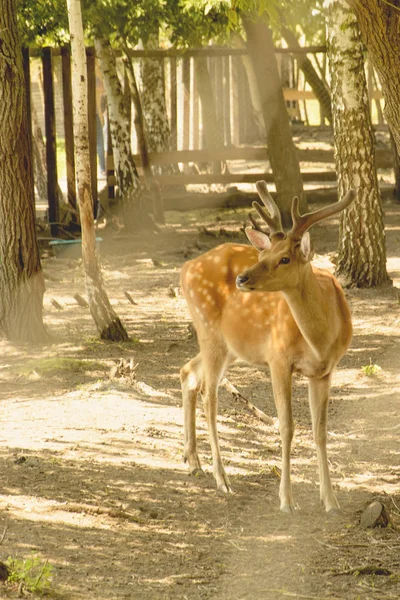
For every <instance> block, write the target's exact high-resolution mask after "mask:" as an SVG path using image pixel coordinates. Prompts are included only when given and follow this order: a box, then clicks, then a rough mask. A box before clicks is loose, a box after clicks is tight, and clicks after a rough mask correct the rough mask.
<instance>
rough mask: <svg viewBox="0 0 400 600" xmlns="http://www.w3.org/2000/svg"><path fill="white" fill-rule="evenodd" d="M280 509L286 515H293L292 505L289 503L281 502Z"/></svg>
mask: <svg viewBox="0 0 400 600" xmlns="http://www.w3.org/2000/svg"><path fill="white" fill-rule="evenodd" d="M280 511H281V512H283V513H286V514H287V515H294V507H293V506H290V504H283V505H282V506H281V507H280Z"/></svg>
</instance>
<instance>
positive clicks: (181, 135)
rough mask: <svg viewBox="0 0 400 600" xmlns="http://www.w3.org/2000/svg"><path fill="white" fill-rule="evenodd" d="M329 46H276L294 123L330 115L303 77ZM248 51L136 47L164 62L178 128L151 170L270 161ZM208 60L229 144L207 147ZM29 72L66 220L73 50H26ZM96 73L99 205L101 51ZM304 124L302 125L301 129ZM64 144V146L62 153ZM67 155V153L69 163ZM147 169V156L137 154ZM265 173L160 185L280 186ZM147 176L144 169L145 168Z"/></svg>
mask: <svg viewBox="0 0 400 600" xmlns="http://www.w3.org/2000/svg"><path fill="white" fill-rule="evenodd" d="M325 51H326V49H325V47H324V46H312V47H305V48H295V49H291V48H276V53H277V57H278V65H279V68H280V73H281V79H282V83H283V91H284V97H285V99H286V101H287V106H288V111H289V114H290V115H291V117H292V119H293V122H294V123H299V124H301V126H302V127H308V126H310V127H311V126H314V125H315V126H321V124H323V121H322V117H321V114H322V111H321V110H320V107H319V103H318V100H317V99H316V98H315V96H314V94H313V92H312V90H311V89H310V88H309V87H308V86H307V84H306V83H305V81H304V80H303V79H302V76H301V74H300V71H299V69H298V66H297V62H296V58H295V54H297V55H298V54H300V53H306V54H307V55H308V56H309V57H310V59H311V60H313V61H314V63H315V65H316V68H319V69H320V68H321V66H320V65H321V64H322V63H323V61H322V60H321V58H322V57H323V56H324V53H325ZM246 54H247V52H246V49H245V48H240V49H238V48H216V47H208V48H201V49H191V50H187V51H185V52H179V51H176V50H172V49H170V50H154V51H144V50H132V51H131V57H132V59H133V61H134V64H136V65H138V64H139V63H140V61H145V60H147V59H154V58H158V59H159V60H161V61H163V65H164V73H165V82H166V99H167V109H168V116H169V122H170V128H171V141H172V143H171V147H172V150H171V152H167V153H165V152H162V153H150V162H151V165H165V164H181V165H183V166H184V165H187V164H188V163H210V162H213V161H246V160H254V161H258V160H259V161H265V163H266V161H267V160H268V154H267V149H266V147H265V146H264V145H263V144H264V141H263V140H264V139H265V135H264V132H263V131H262V130H260V125H259V122H256V119H255V116H254V109H253V105H252V100H251V97H250V92H249V85H248V79H247V74H246V69H245V67H244V65H243V60H242V59H243V57H244V56H246ZM199 58H202V59H206V61H207V67H208V71H209V75H210V78H211V82H212V88H213V94H214V102H215V108H216V112H217V120H218V123H219V127H220V129H221V131H222V134H223V135H222V140H223V146H221V145H219V146H218V147H209V148H207V149H206V148H205V143H204V139H203V138H204V110H206V109H205V108H203V107H202V105H201V102H200V95H199V90H198V82H197V81H196V73H195V61H196V60H198V59H199ZM24 61H25V73H26V77H27V79H29V89H30V94H31V98H32V107H33V110H34V111H35V113H36V115H37V120H38V123H39V125H41V126H42V127H43V129H44V138H45V141H44V143H45V148H46V166H47V197H48V216H49V220H50V222H52V223H57V222H58V221H59V219H60V217H59V203H58V184H59V180H61V179H62V180H63V181H65V187H66V193H67V196H68V201H69V203H70V204H71V205H72V206H76V191H75V189H76V185H75V166H74V141H73V120H72V119H73V117H72V90H71V64H70V51H69V48H68V47H63V48H42V49H30V50H29V52H27V51H25V52H24ZM87 73H88V114H89V148H90V162H91V174H92V188H93V195H94V201H95V202H96V201H97V193H98V192H97V190H98V178H97V174H98V169H97V148H96V146H97V135H96V134H97V133H98V132H97V129H96V106H97V105H98V102H97V100H98V94H99V89H98V79H99V69H98V68H97V66H96V57H95V53H94V49H93V48H88V49H87ZM367 74H368V77H367V81H368V88H369V95H370V99H371V104H372V103H373V109H372V117H373V122H374V124H375V126H376V127H378V128H382V127H385V124H384V121H383V116H382V108H381V93H380V90H379V88H378V87H377V84H376V80H375V77H374V73H373V70H372V68H371V67H370V66H368V67H367ZM295 127H296V126H295V125H294V128H295ZM60 140H61V142H62V143H63V144H64V148H63V151H62V152H61V153H60V145H61V144H60ZM132 144H133V151H134V152H136V153H137V152H138V149H137V146H136V141H135V134H134V133H133V135H132ZM60 154H62V155H63V156H64V160H62V159H61V157H60ZM135 158H136V161H137V164H138V166H139V167H140V157H139V156H138V155H136V156H135ZM299 158H300V161H301V162H304V161H307V162H314V161H317V162H319V163H325V164H327V163H333V152H332V151H326V152H322V151H316V152H315V151H311V150H309V151H303V150H300V151H299ZM392 164H393V159H392V157H391V155H390V152H387V151H379V153H378V166H382V167H383V166H384V167H385V168H390V167H391V166H392ZM260 167H261V169H262V170H261V171H260V172H257V173H248V172H243V171H240V170H239V169H234V170H233V171H232V172H230V173H208V172H207V173H193V172H191V173H189V172H188V169H187V168H182V169H181V170H182V173H180V174H171V175H168V174H163V175H160V176H159V177H158V179H159V182H160V184H162V185H164V186H166V185H176V184H182V185H187V184H196V183H202V184H204V183H207V184H210V183H224V184H228V183H240V182H253V181H256V180H257V178H260V176H262V177H263V178H264V179H266V180H267V181H272V175H271V173H270V172H269V171H268V165H267V164H265V165H264V164H260ZM139 171H140V169H139ZM303 178H304V180H308V181H313V180H318V181H332V180H334V178H335V173H334V170H332V168H331V169H330V170H326V171H313V172H310V171H308V172H304V173H303ZM107 183H108V185H109V186H110V188H112V186H113V185H114V183H115V181H114V178H113V174H112V162H110V161H109V178H108V182H107Z"/></svg>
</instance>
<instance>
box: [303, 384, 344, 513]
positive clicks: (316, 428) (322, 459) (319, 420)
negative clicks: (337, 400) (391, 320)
mask: <svg viewBox="0 0 400 600" xmlns="http://www.w3.org/2000/svg"><path fill="white" fill-rule="evenodd" d="M330 387H331V375H330V374H329V375H327V376H326V377H324V378H323V379H309V388H308V389H309V401H310V409H311V418H312V426H313V434H314V440H315V444H316V446H317V457H318V466H319V477H320V498H321V503H322V504H323V505H324V506H325V510H326V512H331V511H335V510H338V509H339V503H338V501H337V500H336V497H335V494H334V492H333V489H332V483H331V478H330V474H329V465H328V455H327V451H326V438H327V412H328V401H329V390H330Z"/></svg>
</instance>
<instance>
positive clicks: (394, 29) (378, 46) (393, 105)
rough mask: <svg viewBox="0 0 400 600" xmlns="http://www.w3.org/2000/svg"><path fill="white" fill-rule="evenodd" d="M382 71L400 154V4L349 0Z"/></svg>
mask: <svg viewBox="0 0 400 600" xmlns="http://www.w3.org/2000/svg"><path fill="white" fill-rule="evenodd" d="M348 3H349V4H350V5H351V6H352V7H353V9H354V11H355V14H356V16H357V20H358V24H359V27H360V31H361V34H362V37H363V40H364V43H365V45H366V47H367V50H368V56H369V58H370V59H371V60H372V62H373V65H374V67H375V69H376V70H377V72H378V74H379V81H380V83H381V87H382V94H383V97H384V99H385V108H384V111H383V112H384V115H385V118H386V120H387V122H388V124H389V127H390V130H391V132H392V134H393V137H394V140H395V142H396V147H397V152H398V153H399V154H400V67H399V65H400V27H399V16H400V5H399V2H398V0H393V1H391V2H389V0H388V1H386V2H383V1H382V2H377V1H376V0H348Z"/></svg>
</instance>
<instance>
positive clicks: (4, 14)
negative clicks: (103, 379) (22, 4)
mask: <svg viewBox="0 0 400 600" xmlns="http://www.w3.org/2000/svg"><path fill="white" fill-rule="evenodd" d="M0 31H1V44H0V222H1V223H2V227H0V290H1V294H0V329H1V330H2V332H3V333H4V335H5V336H6V337H7V338H8V339H9V340H12V341H18V342H41V341H46V340H48V339H49V338H48V333H47V331H46V329H45V327H44V325H43V293H44V278H43V273H42V269H41V265H40V257H39V250H38V245H37V239H36V230H35V194H34V184H33V169H32V135H31V131H30V130H29V124H28V114H27V103H26V93H25V80H24V71H23V65H22V48H21V44H20V40H19V36H18V27H17V15H16V4H15V2H13V0H5V1H4V2H3V3H2V8H1V11H0Z"/></svg>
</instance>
